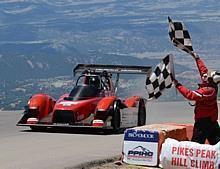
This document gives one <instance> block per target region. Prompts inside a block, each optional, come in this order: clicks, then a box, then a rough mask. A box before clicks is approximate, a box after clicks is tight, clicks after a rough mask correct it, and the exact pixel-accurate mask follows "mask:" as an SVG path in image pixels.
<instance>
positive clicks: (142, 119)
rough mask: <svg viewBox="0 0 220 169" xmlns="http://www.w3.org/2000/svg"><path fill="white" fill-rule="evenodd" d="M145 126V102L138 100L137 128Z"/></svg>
mask: <svg viewBox="0 0 220 169" xmlns="http://www.w3.org/2000/svg"><path fill="white" fill-rule="evenodd" d="M145 124H146V108H145V102H144V100H143V99H140V101H139V107H138V124H137V125H138V126H143V125H145Z"/></svg>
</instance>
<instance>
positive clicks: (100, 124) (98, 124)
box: [92, 120, 104, 127]
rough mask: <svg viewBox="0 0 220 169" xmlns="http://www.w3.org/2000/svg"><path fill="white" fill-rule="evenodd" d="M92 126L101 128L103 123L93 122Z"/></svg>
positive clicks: (99, 121) (101, 121)
mask: <svg viewBox="0 0 220 169" xmlns="http://www.w3.org/2000/svg"><path fill="white" fill-rule="evenodd" d="M92 126H93V127H103V126H104V122H103V120H93V122H92Z"/></svg>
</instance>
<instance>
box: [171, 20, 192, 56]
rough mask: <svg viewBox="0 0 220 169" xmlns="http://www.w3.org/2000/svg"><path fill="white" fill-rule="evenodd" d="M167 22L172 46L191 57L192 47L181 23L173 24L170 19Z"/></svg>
mask: <svg viewBox="0 0 220 169" xmlns="http://www.w3.org/2000/svg"><path fill="white" fill-rule="evenodd" d="M168 21H169V36H170V40H171V41H172V43H173V45H174V46H176V47H177V48H179V49H181V50H183V51H185V52H187V53H189V54H191V55H192V53H193V47H192V41H191V39H190V35H189V32H188V30H187V29H186V27H185V26H184V24H183V23H182V22H173V21H172V20H171V19H170V17H168Z"/></svg>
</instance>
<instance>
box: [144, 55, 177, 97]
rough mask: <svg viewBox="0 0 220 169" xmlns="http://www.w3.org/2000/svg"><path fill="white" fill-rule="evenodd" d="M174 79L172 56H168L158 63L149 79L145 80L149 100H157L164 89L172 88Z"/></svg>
mask: <svg viewBox="0 0 220 169" xmlns="http://www.w3.org/2000/svg"><path fill="white" fill-rule="evenodd" d="M172 77H174V69H173V55H171V54H169V55H167V56H166V57H165V58H164V59H162V62H161V63H159V64H158V65H157V66H156V68H155V70H154V71H153V72H152V74H151V75H150V77H147V79H146V86H145V87H146V89H147V93H148V95H149V99H152V98H156V99H157V98H158V97H160V95H161V94H162V91H163V90H164V89H165V88H170V87H171V86H172V82H173V78H172Z"/></svg>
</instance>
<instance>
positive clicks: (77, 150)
mask: <svg viewBox="0 0 220 169" xmlns="http://www.w3.org/2000/svg"><path fill="white" fill-rule="evenodd" d="M192 112H193V108H192V107H191V106H189V105H188V103H187V102H173V103H168V102H150V103H148V104H147V123H148V124H152V123H163V122H186V123H191V122H193V113H192ZM21 113H22V111H0V119H1V120H0V152H1V153H0V168H1V169H64V168H68V167H73V166H76V165H79V164H81V163H84V162H89V161H92V160H97V159H102V158H109V157H112V156H115V155H119V154H120V153H121V150H122V143H123V134H112V135H104V134H99V133H94V132H93V133H89V132H84V133H82V132H81V133H75V132H71V133H66V132H58V133H57V132H32V131H30V130H29V128H25V127H17V126H16V123H17V121H18V120H19V118H20V117H21Z"/></svg>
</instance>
